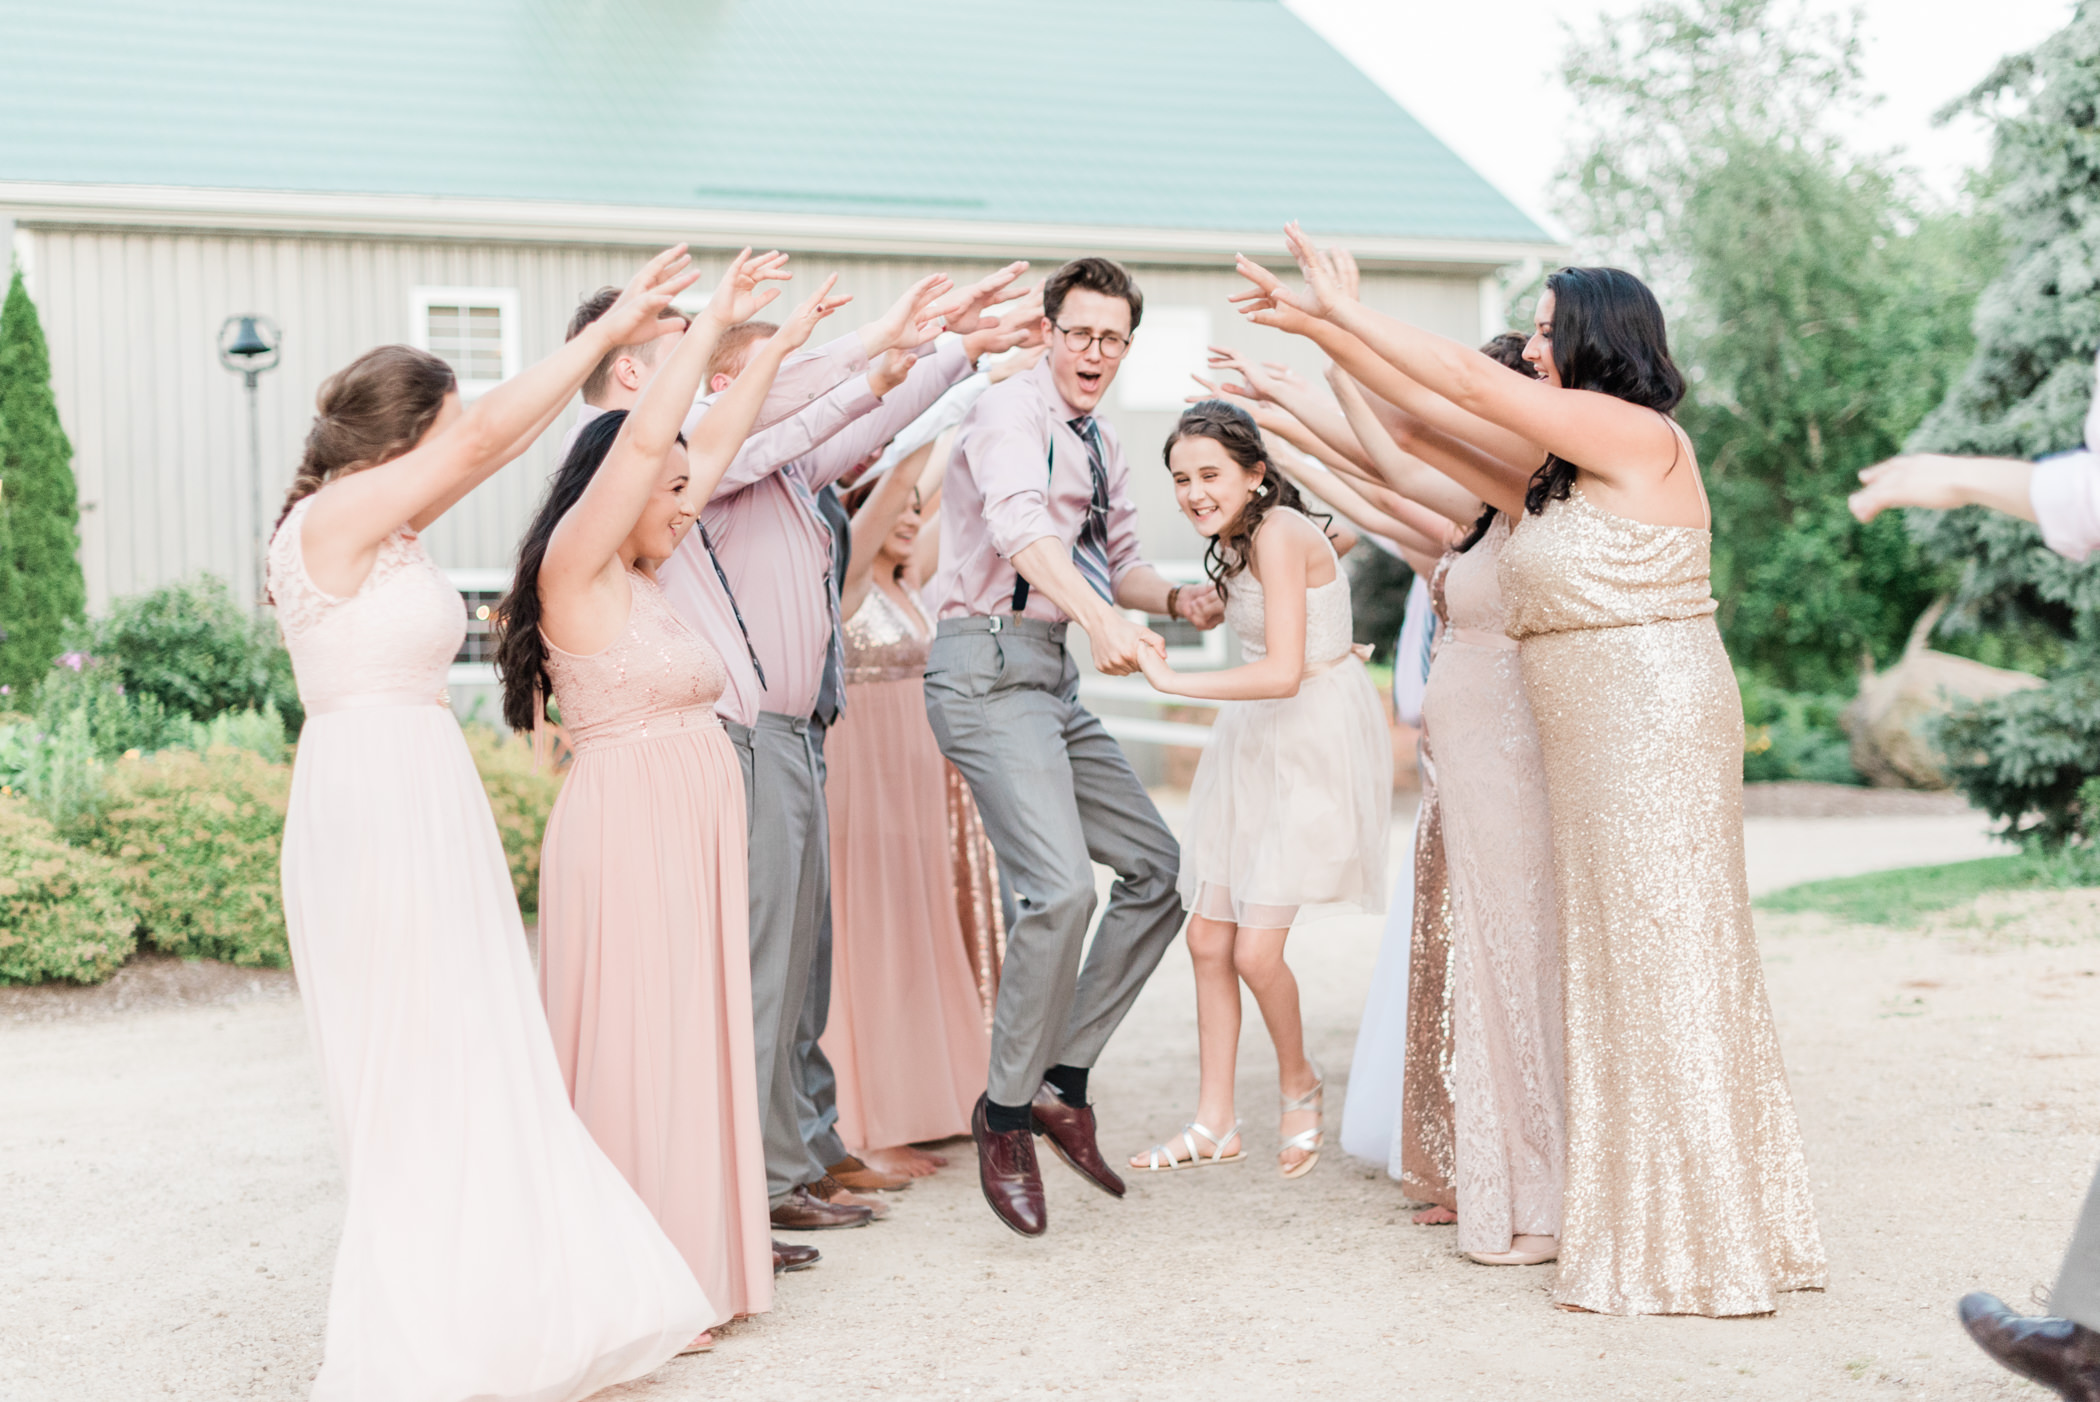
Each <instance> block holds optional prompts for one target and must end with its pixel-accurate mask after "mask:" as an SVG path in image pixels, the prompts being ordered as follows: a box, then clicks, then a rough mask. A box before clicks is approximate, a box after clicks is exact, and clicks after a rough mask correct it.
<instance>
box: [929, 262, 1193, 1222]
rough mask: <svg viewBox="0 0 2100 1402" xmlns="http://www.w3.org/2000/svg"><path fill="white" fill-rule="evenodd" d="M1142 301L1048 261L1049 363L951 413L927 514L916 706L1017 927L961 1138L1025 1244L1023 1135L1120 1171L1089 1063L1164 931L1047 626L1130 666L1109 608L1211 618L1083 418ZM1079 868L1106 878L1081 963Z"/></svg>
mask: <svg viewBox="0 0 2100 1402" xmlns="http://www.w3.org/2000/svg"><path fill="white" fill-rule="evenodd" d="M1144 305H1145V303H1144V297H1143V295H1142V294H1140V293H1139V291H1138V289H1137V284H1136V283H1134V282H1132V281H1131V279H1130V274H1129V273H1128V272H1127V271H1125V270H1124V269H1123V268H1122V267H1121V266H1120V265H1118V264H1116V263H1112V262H1110V261H1109V260H1108V259H1106V258H1081V259H1079V260H1077V261H1075V262H1071V263H1067V264H1066V265H1065V266H1064V267H1062V268H1060V269H1058V271H1057V272H1056V273H1055V274H1054V275H1053V276H1052V277H1051V278H1050V279H1049V281H1048V282H1046V283H1045V284H1044V286H1043V311H1044V318H1043V335H1044V339H1045V340H1046V342H1047V343H1048V344H1049V346H1050V354H1049V355H1048V356H1046V357H1045V358H1044V360H1043V362H1042V363H1041V364H1039V365H1037V366H1036V367H1035V368H1034V369H1033V370H1030V371H1027V372H1025V373H1023V374H1019V375H1015V376H1013V377H1012V378H1011V379H1009V380H1007V381H1005V382H1004V383H1002V384H999V385H995V386H994V387H993V388H992V389H990V390H988V391H986V392H985V394H984V396H983V397H982V398H981V399H979V400H978V401H977V403H976V405H975V406H974V407H972V409H971V410H970V413H969V416H968V417H966V418H965V419H964V420H963V422H962V427H961V429H960V431H959V433H958V435H957V438H956V443H955V448H954V453H953V456H952V458H951V459H950V464H949V471H948V478H947V485H946V487H945V488H944V493H945V495H946V498H947V500H946V503H945V505H944V509H943V510H942V512H941V563H940V571H939V573H938V574H937V575H936V576H935V578H934V581H933V585H932V587H931V588H930V589H929V591H928V597H929V599H930V600H931V601H932V602H933V603H934V606H935V612H936V614H937V615H938V618H939V627H938V631H937V633H936V635H935V638H934V642H933V648H932V652H931V655H930V656H929V657H928V659H927V663H926V714H927V718H928V720H929V721H931V722H932V725H933V733H934V735H935V737H936V738H937V739H938V740H939V741H940V746H941V751H942V753H943V754H945V755H947V757H948V758H949V760H950V761H952V762H953V763H954V765H955V767H956V768H957V769H959V770H961V771H962V774H963V777H964V778H965V779H967V780H968V781H969V784H970V790H971V792H972V793H973V794H974V795H975V796H976V799H977V806H978V809H979V810H980V811H981V812H982V814H983V817H984V824H985V829H986V831H987V832H988V833H989V834H990V836H991V839H992V847H993V849H994V850H995V851H996V852H997V853H998V854H999V865H1000V867H1001V869H1002V870H1003V871H1004V872H1005V874H1006V876H1007V878H1008V879H1009V880H1010V881H1011V882H1012V883H1013V887H1014V893H1015V896H1016V900H1017V904H1018V908H1019V918H1018V919H1017V920H1016V921H1015V922H1014V925H1013V928H1012V929H1011V930H1010V931H1009V932H1008V933H1007V939H1006V962H1005V965H1004V967H1003V971H1002V973H1001V975H1000V980H999V1001H998V1006H997V1009H996V1011H995V1013H994V1018H993V1023H992V1059H991V1075H990V1083H989V1085H988V1087H987V1089H986V1094H985V1097H984V1098H983V1099H981V1100H979V1101H978V1102H977V1109H976V1113H975V1114H974V1115H973V1116H972V1119H971V1128H972V1130H973V1132H974V1134H975V1137H976V1140H977V1160H978V1173H979V1179H980V1181H981V1183H982V1184H983V1187H984V1195H985V1200H986V1201H987V1202H989V1203H990V1204H991V1207H992V1210H993V1212H995V1213H996V1214H998V1216H999V1219H1000V1220H1001V1221H1003V1222H1005V1223H1006V1225H1007V1226H1009V1227H1012V1228H1013V1229H1014V1230H1015V1231H1017V1232H1020V1233H1021V1234H1022V1235H1024V1236H1037V1235H1040V1234H1041V1232H1042V1231H1043V1228H1044V1226H1045V1225H1046V1219H1045V1216H1044V1209H1043V1184H1042V1178H1041V1176H1040V1174H1039V1173H1038V1171H1037V1167H1036V1157H1035V1140H1034V1138H1033V1135H1036V1134H1040V1135H1043V1136H1045V1137H1046V1138H1047V1139H1048V1140H1049V1143H1050V1148H1051V1150H1052V1151H1053V1152H1054V1153H1056V1154H1057V1156H1058V1157H1059V1158H1061V1159H1063V1160H1064V1161H1065V1162H1066V1163H1067V1164H1069V1165H1070V1166H1071V1167H1072V1168H1074V1169H1075V1170H1077V1171H1078V1172H1079V1173H1080V1174H1082V1175H1083V1176H1085V1177H1086V1178H1088V1179H1089V1180H1091V1181H1092V1182H1093V1183H1094V1184H1095V1186H1097V1187H1099V1188H1100V1189H1101V1190H1102V1191H1104V1192H1107V1193H1111V1194H1113V1195H1115V1196H1117V1197H1121V1196H1122V1194H1123V1180H1122V1179H1121V1178H1119V1177H1118V1176H1117V1175H1116V1173H1115V1171H1114V1170H1113V1169H1111V1168H1110V1167H1109V1166H1108V1163H1107V1161H1106V1160H1104V1159H1103V1158H1102V1157H1101V1152H1100V1150H1099V1148H1098V1147H1096V1145H1095V1142H1094V1113H1093V1110H1092V1108H1091V1107H1090V1106H1089V1105H1088V1103H1087V1094H1086V1082H1087V1068H1089V1067H1091V1066H1092V1065H1093V1064H1094V1060H1095V1058H1096V1057H1098V1056H1099V1055H1100V1054H1101V1049H1102V1047H1103V1045H1104V1044H1106V1043H1107V1041H1108V1038H1109V1034H1110V1033H1112V1032H1114V1031H1115V1029H1116V1025H1117V1024H1118V1023H1120V1022H1121V1021H1122V1020H1123V1015H1124V1014H1125V1013H1126V1012H1128V1011H1129V1010H1130V1005H1131V1002H1132V1001H1133V1000H1134V999H1135V998H1136V997H1137V994H1138V990H1139V989H1140V988H1142V987H1143V986H1144V983H1145V979H1146V978H1147V977H1148V976H1149V975H1150V974H1151V973H1152V970H1153V968H1154V966H1156V965H1157V964H1158V963H1159V959H1160V955H1161V954H1163V953H1164V952H1165V951H1166V948H1167V946H1168V945H1169V944H1170V943H1172V941H1173V939H1174V934H1175V932H1176V931H1177V930H1179V929H1180V928H1181V917H1182V909H1181V901H1180V898H1179V897H1178V896H1177V895H1176V894H1175V889H1174V886H1175V878H1176V876H1177V875H1178V874H1179V868H1180V849H1179V848H1178V847H1177V846H1176V844H1175V841H1174V837H1173V834H1172V833H1170V832H1168V831H1167V826H1166V824H1165V823H1164V822H1162V821H1161V820H1160V816H1159V812H1158V810H1157V809H1155V808H1154V807H1153V806H1152V800H1151V799H1150V798H1149V797H1147V795H1146V793H1145V787H1144V785H1143V784H1141V783H1139V782H1138V777H1137V775H1136V773H1135V772H1134V771H1133V770H1132V769H1131V767H1130V761H1129V760H1128V759H1127V758H1125V757H1124V754H1123V751H1122V748H1121V747H1120V746H1118V745H1117V744H1116V742H1115V741H1114V740H1113V739H1111V738H1110V737H1109V734H1108V732H1107V730H1105V729H1104V728H1103V727H1102V725H1101V722H1100V721H1099V720H1097V719H1095V718H1094V716H1093V715H1092V714H1090V713H1089V712H1088V711H1087V710H1086V708H1085V707H1083V706H1081V705H1080V704H1079V675H1078V669H1077V668H1076V666H1075V665H1074V663H1073V661H1072V659H1071V657H1070V656H1068V655H1067V654H1066V652H1065V629H1066V627H1067V625H1068V624H1070V623H1074V622H1076V623H1078V624H1079V626H1080V627H1081V628H1082V629H1084V630H1085V631H1086V636H1087V644H1088V646H1089V647H1090V648H1091V649H1092V652H1093V658H1094V665H1095V667H1096V668H1098V669H1099V670H1100V671H1102V672H1105V673H1107V674H1108V675H1110V676H1127V675H1129V674H1130V673H1132V672H1135V671H1136V670H1137V669H1138V655H1139V653H1140V651H1141V650H1142V649H1144V648H1151V649H1153V650H1154V651H1155V652H1156V653H1158V654H1160V655H1162V656H1164V655H1165V652H1166V645H1165V643H1164V642H1162V641H1161V639H1160V637H1159V635H1158V634H1157V633H1154V632H1152V631H1151V630H1149V629H1146V628H1141V627H1139V626H1138V625H1137V624H1135V623H1132V622H1131V621H1130V620H1129V619H1128V618H1127V617H1126V616H1125V615H1124V614H1123V613H1122V612H1121V609H1124V608H1131V609H1142V610H1144V611H1145V612H1146V613H1150V614H1164V615H1168V616H1171V617H1175V618H1180V619H1184V620H1186V621H1187V622H1189V623H1192V624H1194V625H1195V626H1196V627H1198V628H1214V627H1216V626H1217V624H1218V622H1219V621H1220V619H1221V618H1222V617H1223V609H1222V606H1221V605H1220V603H1219V601H1218V597H1217V591H1216V590H1215V589H1214V588H1212V587H1211V586H1210V585H1208V584H1204V585H1198V586H1188V587H1181V586H1173V585H1170V584H1169V583H1168V582H1167V580H1166V579H1165V578H1163V577H1162V576H1161V575H1160V573H1159V572H1158V571H1157V570H1155V569H1153V568H1152V566H1150V565H1148V564H1146V563H1145V562H1144V561H1143V560H1142V559H1141V558H1139V555H1138V535H1137V510H1136V508H1135V507H1134V506H1132V504H1131V501H1130V479H1129V471H1128V469H1127V468H1126V467H1125V466H1124V463H1123V453H1122V448H1121V445H1120V444H1119V443H1118V442H1117V440H1116V435H1115V430H1114V429H1112V428H1110V427H1109V426H1108V425H1107V424H1105V423H1103V422H1101V421H1100V420H1098V419H1097V418H1095V417H1094V414H1095V410H1096V408H1097V406H1099V404H1100V403H1101V400H1102V396H1104V395H1105V394H1106V393H1107V392H1108V387H1109V385H1110V384H1111V383H1112V382H1113V381H1114V380H1115V377H1116V370H1117V368H1118V367H1119V366H1120V365H1121V364H1122V363H1123V357H1124V354H1125V353H1126V352H1127V351H1128V350H1129V349H1130V341H1131V337H1132V336H1133V335H1135V334H1136V331H1137V325H1138V320H1139V318H1140V316H1141V315H1142V314H1143V312H1144ZM1090 859H1091V861H1098V862H1100V863H1102V864H1103V865H1105V866H1108V867H1110V868H1111V869H1113V870H1114V871H1115V873H1116V884H1115V888H1114V890H1113V891H1112V892H1111V893H1110V896H1109V903H1108V910H1107V912H1106V913H1105V914H1104V915H1103V916H1102V918H1101V928H1100V930H1099V931H1098V932H1097V933H1096V934H1095V936H1094V942H1093V947H1092V949H1091V951H1090V952H1089V953H1088V955H1087V960H1086V967H1085V968H1084V969H1082V968H1081V967H1080V964H1079V955H1080V949H1081V946H1082V945H1083V944H1084V943H1085V941H1086V932H1087V926H1088V924H1089V922H1090V921H1091V919H1092V917H1093V913H1094V873H1093V867H1092V865H1091V864H1090Z"/></svg>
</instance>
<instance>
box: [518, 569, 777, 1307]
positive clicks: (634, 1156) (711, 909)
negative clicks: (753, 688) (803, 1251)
mask: <svg viewBox="0 0 2100 1402" xmlns="http://www.w3.org/2000/svg"><path fill="white" fill-rule="evenodd" d="M628 581H629V585H630V590H631V597H632V600H633V602H632V605H631V607H630V608H629V611H628V616H627V626H626V627H624V628H623V629H621V630H620V635H619V636H618V637H617V638H615V639H614V640H613V642H612V643H611V645H610V646H608V647H606V648H605V649H604V650H603V651H600V652H595V653H591V654H590V655H588V656H578V655H576V654H574V653H568V652H563V651H562V650H561V649H559V648H557V647H555V646H554V645H553V644H552V643H549V644H548V645H547V675H548V676H549V677H551V678H552V679H553V681H554V699H555V701H556V703H557V704H558V705H559V706H560V707H561V715H562V722H563V724H564V726H565V727H566V728H567V730H568V732H569V741H570V743H571V744H572V745H573V746H574V747H575V752H576V759H575V761H574V762H573V763H572V764H571V765H570V766H569V772H568V777H567V778H566V779H565V780H564V781H563V783H562V789H561V797H560V798H559V799H558V800H556V802H555V805H554V812H553V813H552V814H551V815H549V817H548V819H547V837H546V842H545V844H544V845H543V847H542V848H541V852H540V992H541V995H542V996H543V997H544V998H545V999H546V1003H547V1021H548V1023H549V1025H550V1027H551V1028H552V1030H553V1033H554V1048H555V1054H556V1055H557V1056H558V1057H559V1058H560V1061H561V1068H562V1074H563V1075H564V1076H566V1077H567V1078H568V1082H569V1089H570V1092H571V1093H572V1095H573V1096H574V1098H575V1101H576V1113H577V1114H579V1115H581V1116H582V1117H583V1122H584V1123H585V1124H587V1125H589V1126H590V1129H591V1134H592V1136H593V1137H594V1138H596V1139H597V1141H598V1143H599V1144H600V1145H601V1146H602V1147H603V1148H604V1150H605V1152H606V1154H607V1155H608V1156H609V1157H610V1158H611V1159H612V1161H613V1162H614V1163H615V1164H618V1165H619V1167H620V1171H621V1172H622V1173H624V1174H626V1175H627V1181H628V1182H630V1183H632V1184H634V1188H635V1191H636V1192H638V1193H640V1194H641V1196H642V1201H643V1202H646V1203H648V1204H649V1210H650V1211H651V1212H654V1213H655V1214H656V1220H657V1221H659V1222H661V1223H662V1224H663V1229H664V1231H665V1232H666V1233H668V1234H669V1236H670V1238H671V1240H672V1242H674V1243H675V1244H676V1245H677V1247H678V1250H679V1252H680V1253H681V1254H682V1255H684V1257H685V1259H686V1264H687V1265H689V1266H691V1267H692V1270H693V1274H694V1275H696V1276H698V1277H699V1279H700V1284H701V1286H702V1288H703V1289H705V1290H706V1291H707V1298H708V1299H709V1300H711V1301H712V1302H713V1303H714V1306H715V1313H714V1315H713V1318H712V1319H711V1320H710V1321H709V1323H711V1324H713V1323H720V1322H721V1321H723V1320H725V1319H728V1318H729V1317H731V1316H732V1315H739V1314H757V1313H758V1312H760V1311H761V1310H765V1309H767V1308H770V1307H771V1305H772V1303H773V1242H772V1234H771V1227H770V1225H769V1224H768V1221H767V1203H766V1170H765V1158H764V1150H763V1146H762V1144H761V1142H760V1138H759V1123H758V1065H757V1061H756V1059H755V1057H754V1055H753V1051H752V1034H751V962H750V960H751V952H750V936H749V933H748V926H749V920H750V905H749V897H748V896H747V895H746V887H745V879H746V870H747V865H746V854H745V841H746V833H745V821H744V777H743V772H742V770H741V769H739V768H738V766H737V759H736V751H735V749H734V748H732V747H731V745H730V743H729V736H728V735H727V734H726V733H724V731H723V729H722V722H721V721H719V720H717V719H716V718H715V709H714V703H715V699H716V698H717V697H719V696H720V695H721V694H722V688H723V686H724V685H725V684H726V682H727V677H728V674H727V673H726V672H725V671H724V670H723V667H722V660H721V658H719V657H717V656H716V655H715V651H714V649H713V648H711V647H709V646H708V645H707V643H706V642H705V641H703V640H702V639H701V638H700V636H699V635H698V634H696V633H694V632H693V631H692V630H691V629H690V628H688V627H686V625H685V624H684V622H682V621H681V620H680V619H679V618H678V616H677V615H676V614H674V613H673V612H672V611H671V606H670V604H668V603H667V602H665V600H664V596H663V591H662V590H661V589H659V588H658V587H657V586H656V584H655V582H654V581H652V580H650V579H649V578H648V577H646V576H644V575H642V574H639V573H630V574H629V575H628Z"/></svg>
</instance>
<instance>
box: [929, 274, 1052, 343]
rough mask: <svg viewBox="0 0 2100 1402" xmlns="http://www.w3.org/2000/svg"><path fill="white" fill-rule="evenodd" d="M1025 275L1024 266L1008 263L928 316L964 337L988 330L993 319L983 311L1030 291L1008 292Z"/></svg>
mask: <svg viewBox="0 0 2100 1402" xmlns="http://www.w3.org/2000/svg"><path fill="white" fill-rule="evenodd" d="M1027 271H1028V264H1027V263H1026V262H1016V263H1008V264H1007V265H1006V266H1005V267H1003V268H1001V269H1000V270H999V271H998V272H996V273H993V274H991V275H990V276H989V277H983V278H979V279H978V280H977V281H976V282H973V283H971V284H970V285H969V286H968V287H964V288H959V289H957V291H956V292H955V295H954V296H952V297H949V298H948V299H947V300H946V301H944V302H942V303H941V304H940V305H939V306H936V307H933V308H931V309H930V310H929V312H928V315H931V316H938V317H940V318H941V319H942V320H943V321H945V322H947V324H948V329H949V330H950V331H955V332H959V333H960V334H962V335H965V336H967V335H969V334H970V333H971V332H972V331H984V330H988V329H990V328H991V327H992V326H993V325H994V324H995V319H994V318H992V317H989V316H986V315H985V309H986V308H987V307H991V306H996V305H997V304H999V303H1000V302H1004V301H1008V300H1010V299H1012V298H1014V297H1017V296H1024V295H1026V293H1027V292H1028V291H1029V290H1030V289H1026V288H1024V289H1022V291H1020V292H1015V291H1013V290H1012V288H1013V282H1014V279H1015V278H1018V277H1019V276H1020V275H1021V274H1023V273H1025V272H1027ZM1001 319H1003V318H1001Z"/></svg>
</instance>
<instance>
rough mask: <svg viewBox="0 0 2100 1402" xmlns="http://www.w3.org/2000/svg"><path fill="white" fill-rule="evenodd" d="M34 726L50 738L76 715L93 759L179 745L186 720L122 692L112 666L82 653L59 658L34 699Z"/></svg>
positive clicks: (155, 702)
mask: <svg viewBox="0 0 2100 1402" xmlns="http://www.w3.org/2000/svg"><path fill="white" fill-rule="evenodd" d="M35 702H36V720H37V727H38V729H39V730H41V731H42V732H43V733H45V734H47V735H56V734H58V733H60V732H61V731H64V730H66V729H67V727H68V726H69V725H71V724H72V723H73V717H75V716H76V715H77V716H80V717H82V723H84V724H85V725H86V727H87V737H88V742H89V744H90V745H92V746H93V748H94V751H95V753H96V755H98V756H99V757H101V758H102V759H115V758H116V757H117V756H118V755H121V754H128V753H129V752H131V751H133V750H137V751H139V752H141V753H143V754H151V753H153V751H155V750H159V749H165V748H167V747H168V746H170V745H179V744H181V743H182V740H183V738H184V737H185V735H187V733H188V731H187V728H186V727H187V726H188V724H189V718H188V717H187V716H183V715H180V714H176V715H170V714H169V713H168V710H167V708H166V707H165V706H163V705H162V704H161V703H160V701H159V699H158V698H156V697H153V696H147V695H144V694H141V693H138V692H132V691H127V690H126V689H125V686H124V682H123V679H122V677H121V676H120V675H119V673H118V671H117V669H116V667H115V666H114V665H113V664H112V663H110V662H107V661H103V660H100V659H96V658H91V657H88V656H87V655H85V654H84V653H78V652H69V653H66V654H65V655H64V656H63V657H61V658H59V660H58V661H57V663H56V664H54V665H53V666H52V668H51V670H50V672H48V673H47V674H46V675H45V677H44V680H43V681H42V682H41V683H39V684H38V686H37V689H36V695H35Z"/></svg>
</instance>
